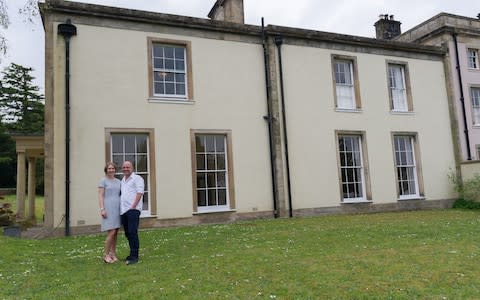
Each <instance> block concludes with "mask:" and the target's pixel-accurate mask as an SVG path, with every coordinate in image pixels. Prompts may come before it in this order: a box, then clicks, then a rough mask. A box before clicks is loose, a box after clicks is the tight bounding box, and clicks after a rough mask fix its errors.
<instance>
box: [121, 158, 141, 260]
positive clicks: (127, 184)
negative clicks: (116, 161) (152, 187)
mask: <svg viewBox="0 0 480 300" xmlns="http://www.w3.org/2000/svg"><path fill="white" fill-rule="evenodd" d="M122 172H123V178H122V185H121V192H122V194H121V196H120V214H121V217H122V225H123V229H124V230H125V236H126V237H127V239H128V244H129V246H130V255H129V256H127V258H126V259H125V261H126V264H127V265H131V264H136V263H137V262H138V249H139V248H140V241H139V240H138V223H139V222H140V212H141V211H142V206H143V200H142V197H143V192H144V188H145V183H144V181H143V178H142V177H141V176H139V175H137V174H135V173H134V172H133V165H132V163H131V162H129V161H125V162H124V163H123V165H122Z"/></svg>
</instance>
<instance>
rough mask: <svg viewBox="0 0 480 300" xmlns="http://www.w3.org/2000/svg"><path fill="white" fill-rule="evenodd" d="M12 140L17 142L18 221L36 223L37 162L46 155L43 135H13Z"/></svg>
mask: <svg viewBox="0 0 480 300" xmlns="http://www.w3.org/2000/svg"><path fill="white" fill-rule="evenodd" d="M12 138H13V139H14V140H15V143H16V152H17V189H16V191H17V212H16V214H17V220H25V219H27V220H30V221H35V196H36V194H35V182H36V178H37V177H36V173H37V172H36V161H37V159H38V158H41V157H43V155H44V150H43V145H44V141H43V135H38V134H32V135H13V136H12ZM27 163H28V164H27ZM27 165H28V173H27ZM27 175H28V176H27ZM27 178H28V179H27ZM26 188H27V194H28V215H27V216H26V214H25V189H26Z"/></svg>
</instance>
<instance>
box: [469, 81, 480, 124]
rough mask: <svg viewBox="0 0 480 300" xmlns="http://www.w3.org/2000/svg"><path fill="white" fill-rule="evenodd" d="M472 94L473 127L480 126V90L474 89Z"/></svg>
mask: <svg viewBox="0 0 480 300" xmlns="http://www.w3.org/2000/svg"><path fill="white" fill-rule="evenodd" d="M471 92H472V115H473V116H472V117H473V125H475V126H480V88H478V87H472V88H471Z"/></svg>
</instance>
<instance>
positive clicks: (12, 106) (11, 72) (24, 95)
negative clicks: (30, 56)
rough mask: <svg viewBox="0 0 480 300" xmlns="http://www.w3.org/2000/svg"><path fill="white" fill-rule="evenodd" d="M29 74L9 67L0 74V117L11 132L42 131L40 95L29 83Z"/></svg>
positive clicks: (26, 69)
mask: <svg viewBox="0 0 480 300" xmlns="http://www.w3.org/2000/svg"><path fill="white" fill-rule="evenodd" d="M32 71H33V69H32V68H28V67H24V66H21V65H17V64H15V63H12V64H10V65H9V66H8V67H7V68H6V69H5V70H4V71H3V72H2V75H3V76H2V80H1V82H0V117H1V120H2V123H4V124H5V127H6V128H7V129H8V130H9V131H10V132H14V133H37V132H42V131H43V123H44V122H43V121H44V104H43V96H42V95H41V94H40V93H39V87H38V86H35V85H34V84H33V83H32V81H33V79H34V77H33V76H32V75H31V72H32Z"/></svg>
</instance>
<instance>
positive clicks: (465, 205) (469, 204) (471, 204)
mask: <svg viewBox="0 0 480 300" xmlns="http://www.w3.org/2000/svg"><path fill="white" fill-rule="evenodd" d="M452 207H453V208H459V209H480V202H475V201H470V200H464V199H458V200H456V201H455V202H454V203H453V206H452Z"/></svg>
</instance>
